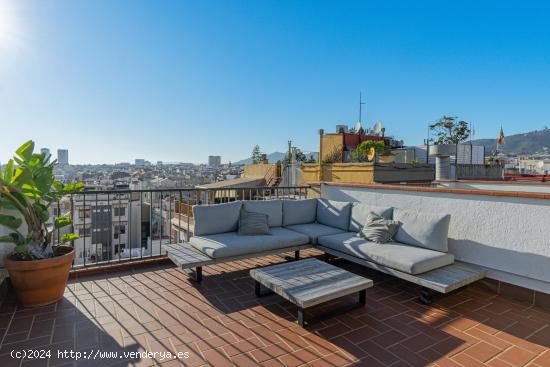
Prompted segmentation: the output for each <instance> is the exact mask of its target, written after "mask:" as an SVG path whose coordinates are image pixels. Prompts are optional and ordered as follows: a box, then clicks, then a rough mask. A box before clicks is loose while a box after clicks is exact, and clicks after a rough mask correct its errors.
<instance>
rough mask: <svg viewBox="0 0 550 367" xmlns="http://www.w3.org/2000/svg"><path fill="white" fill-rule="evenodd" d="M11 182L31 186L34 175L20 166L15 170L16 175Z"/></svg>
mask: <svg viewBox="0 0 550 367" xmlns="http://www.w3.org/2000/svg"><path fill="white" fill-rule="evenodd" d="M11 182H12V183H14V184H16V185H23V184H31V183H32V173H31V172H30V171H29V169H28V168H25V167H21V166H19V167H17V168H16V169H15V174H14V175H13V178H12V179H11Z"/></svg>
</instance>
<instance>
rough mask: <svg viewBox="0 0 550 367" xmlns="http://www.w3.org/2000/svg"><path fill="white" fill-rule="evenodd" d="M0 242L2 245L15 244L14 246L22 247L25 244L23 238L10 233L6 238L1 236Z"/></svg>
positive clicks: (17, 234)
mask: <svg viewBox="0 0 550 367" xmlns="http://www.w3.org/2000/svg"><path fill="white" fill-rule="evenodd" d="M0 242H4V243H15V244H16V245H22V244H24V243H25V237H23V236H22V235H21V234H19V233H15V232H14V233H10V234H9V235H7V236H1V237H0Z"/></svg>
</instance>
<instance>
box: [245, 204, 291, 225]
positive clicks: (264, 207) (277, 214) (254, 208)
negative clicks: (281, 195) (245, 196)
mask: <svg viewBox="0 0 550 367" xmlns="http://www.w3.org/2000/svg"><path fill="white" fill-rule="evenodd" d="M243 209H244V210H247V211H249V212H256V213H263V214H267V215H268V216H269V226H270V227H281V226H282V225H283V201H282V200H247V201H243Z"/></svg>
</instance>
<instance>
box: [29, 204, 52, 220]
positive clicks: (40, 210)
mask: <svg viewBox="0 0 550 367" xmlns="http://www.w3.org/2000/svg"><path fill="white" fill-rule="evenodd" d="M32 207H33V209H34V211H35V212H36V215H37V216H38V218H39V219H40V220H41V221H42V222H47V221H48V220H49V219H50V213H49V212H48V209H47V208H46V206H45V205H43V204H40V203H38V202H34V203H33V204H32Z"/></svg>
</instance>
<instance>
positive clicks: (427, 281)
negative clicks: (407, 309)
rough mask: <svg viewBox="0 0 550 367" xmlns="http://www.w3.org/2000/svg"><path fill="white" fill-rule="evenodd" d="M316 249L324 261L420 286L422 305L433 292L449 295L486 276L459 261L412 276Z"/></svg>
mask: <svg viewBox="0 0 550 367" xmlns="http://www.w3.org/2000/svg"><path fill="white" fill-rule="evenodd" d="M316 248H317V249H319V250H321V251H324V252H325V259H326V260H330V259H331V258H332V257H339V258H342V259H344V260H348V261H351V262H353V263H356V264H359V265H362V266H366V267H368V268H371V269H374V270H378V271H381V272H383V273H386V274H389V275H393V276H395V277H397V278H400V279H404V280H406V281H409V282H411V283H415V284H418V285H420V286H422V290H421V291H420V301H421V302H422V303H424V304H430V303H431V302H432V300H433V298H434V296H435V295H434V291H435V292H437V293H442V294H445V293H450V292H452V291H454V290H456V289H459V288H462V287H464V286H466V285H468V284H471V283H473V282H476V281H478V280H480V279H483V278H484V277H485V276H486V275H487V271H486V270H485V269H483V268H482V267H480V266H477V265H472V264H466V263H463V262H460V261H455V262H454V263H453V264H451V265H447V266H444V267H441V268H438V269H434V270H431V271H428V272H426V273H422V274H416V275H414V274H409V273H405V272H402V271H399V270H395V269H391V268H388V267H385V266H382V265H379V264H376V263H374V262H371V261H368V260H365V259H361V258H358V257H355V256H351V255H348V254H346V253H343V252H340V251H337V250H334V249H331V248H329V247H325V246H321V245H317V246H316Z"/></svg>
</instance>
